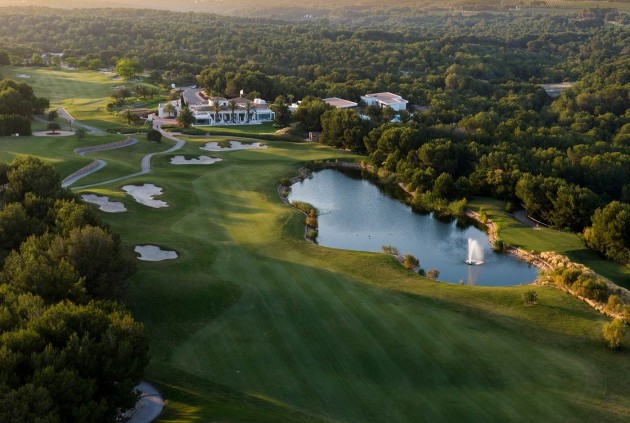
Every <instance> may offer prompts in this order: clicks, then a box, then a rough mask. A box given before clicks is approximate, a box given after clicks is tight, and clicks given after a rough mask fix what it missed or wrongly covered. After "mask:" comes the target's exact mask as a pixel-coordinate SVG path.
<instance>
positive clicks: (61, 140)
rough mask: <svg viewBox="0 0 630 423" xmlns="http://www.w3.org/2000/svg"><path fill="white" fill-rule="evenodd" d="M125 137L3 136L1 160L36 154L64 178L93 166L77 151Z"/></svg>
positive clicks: (0, 143) (1, 139)
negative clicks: (75, 151) (77, 149)
mask: <svg viewBox="0 0 630 423" xmlns="http://www.w3.org/2000/svg"><path fill="white" fill-rule="evenodd" d="M125 138H126V137H125V136H124V135H88V136H86V137H85V138H84V139H83V140H80V141H79V140H78V139H77V137H75V136H68V137H34V136H33V137H0V161H5V162H9V161H11V160H13V159H14V158H15V157H16V156H19V155H28V154H30V155H34V156H38V157H40V158H41V159H43V160H45V161H47V162H49V163H52V164H53V165H54V166H55V167H56V168H57V171H58V172H59V174H60V175H61V177H62V178H64V177H66V176H68V175H70V174H71V173H73V172H74V171H76V170H78V169H79V168H81V167H83V166H85V165H88V164H90V163H91V162H92V161H93V159H91V158H89V157H81V156H78V155H76V154H75V153H74V149H75V148H79V147H85V146H90V145H99V144H107V143H110V142H114V141H119V140H123V139H125Z"/></svg>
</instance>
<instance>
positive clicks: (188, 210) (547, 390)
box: [86, 139, 630, 422]
mask: <svg viewBox="0 0 630 423" xmlns="http://www.w3.org/2000/svg"><path fill="white" fill-rule="evenodd" d="M207 141H208V139H201V140H198V139H195V141H192V140H191V141H189V142H188V144H187V145H186V147H185V148H184V149H183V150H182V151H180V152H177V153H172V154H170V155H164V156H156V157H155V158H154V167H155V169H154V173H152V174H150V175H144V176H142V177H138V178H135V179H134V180H132V181H131V182H134V183H143V182H150V183H155V184H157V185H159V186H161V187H163V188H164V195H162V196H161V197H159V198H161V199H163V200H165V201H167V202H168V203H169V204H170V207H169V208H166V209H150V208H147V207H145V206H142V205H138V204H136V203H135V202H133V200H131V199H130V198H129V197H124V196H123V197H122V198H124V200H123V201H125V204H126V205H127V207H128V208H129V212H128V213H125V214H119V215H107V214H104V217H105V218H106V219H107V221H108V222H109V223H110V224H111V225H112V227H113V228H114V229H115V230H116V231H117V232H119V233H121V235H122V238H123V240H124V242H125V243H126V244H127V245H129V248H130V249H131V247H132V246H133V245H135V244H140V243H142V244H144V243H155V244H158V245H161V246H163V247H164V248H169V249H174V250H176V251H177V252H178V253H179V255H180V257H179V258H178V259H177V260H174V261H169V262H163V263H139V271H138V273H137V275H136V276H135V277H134V279H133V280H132V284H131V287H130V291H129V295H128V298H127V300H128V302H129V304H130V306H131V307H132V309H133V310H134V312H135V313H136V316H137V317H138V318H139V319H140V320H142V321H143V322H145V324H146V326H147V330H148V332H149V335H150V337H151V346H152V351H151V355H152V362H151V364H150V367H149V369H148V371H147V378H148V379H149V380H150V381H151V382H153V383H155V384H156V385H157V386H158V387H159V389H160V390H162V391H163V392H164V393H165V395H166V397H167V399H168V404H167V407H166V409H165V411H164V413H163V414H162V416H161V417H160V419H159V421H162V422H176V421H251V422H258V421H348V422H368V421H374V422H382V421H391V422H416V421H436V420H437V421H444V420H445V421H583V420H587V419H591V420H595V421H618V420H619V419H620V417H622V416H626V417H627V416H630V399H628V398H627V395H626V392H627V390H628V388H630V382H628V381H626V378H625V376H623V375H624V374H626V372H627V371H629V370H630V360H628V357H627V353H621V354H612V353H609V352H607V351H606V349H605V348H604V346H603V342H602V341H601V340H600V327H601V324H602V323H603V322H605V321H606V320H605V319H604V318H603V317H601V316H600V315H599V314H598V313H596V312H595V311H593V310H592V309H590V308H589V307H588V306H586V305H584V304H583V303H581V302H579V301H577V300H575V299H573V298H572V297H569V296H567V295H566V294H563V293H561V292H559V291H556V290H553V289H550V288H543V287H536V288H535V289H536V290H537V292H538V294H539V298H540V300H539V305H537V306H535V307H524V306H523V305H522V301H521V299H520V295H521V293H522V292H523V291H524V290H525V289H528V288H526V287H515V288H475V287H466V286H458V285H450V284H445V283H440V282H433V281H429V280H427V279H423V278H420V277H419V276H417V275H413V274H411V273H409V272H407V271H405V270H404V269H403V268H402V267H401V266H400V265H398V264H397V263H396V262H395V261H394V260H393V259H391V258H390V257H387V256H385V255H379V254H369V253H360V252H350V251H340V250H333V249H327V248H322V247H319V246H316V245H311V244H309V243H307V242H305V241H303V240H302V239H301V234H302V233H303V226H302V225H303V216H302V215H301V214H300V213H298V212H296V211H294V210H293V209H291V208H290V207H288V206H286V205H284V204H283V203H282V202H281V201H280V200H279V198H278V196H277V192H276V188H277V183H278V180H279V179H280V178H281V177H283V176H291V175H293V174H294V173H295V171H296V169H297V168H298V167H299V166H301V165H302V164H303V163H304V162H305V161H309V160H320V159H325V158H335V157H342V156H349V155H348V154H347V153H344V152H339V151H334V150H331V149H328V148H325V147H322V146H320V145H313V144H308V145H307V144H292V143H277V142H276V143H274V142H269V143H268V144H270V145H271V148H269V149H267V150H257V151H234V152H217V153H215V152H212V153H209V152H205V151H202V150H199V149H198V147H199V146H201V145H203V143H205V142H207ZM110 153H111V152H110ZM176 154H185V155H187V156H196V155H200V154H207V155H208V154H209V155H211V156H215V157H222V158H223V159H224V160H223V161H222V162H219V163H216V164H213V165H209V166H174V165H171V164H169V160H168V159H169V157H170V156H172V155H176ZM119 160H124V155H121V157H120V158H119ZM134 160H135V159H134ZM129 182H130V181H124V182H119V183H117V184H114V185H112V186H110V187H105V188H103V189H99V190H94V189H91V190H90V189H88V190H86V191H91V192H92V191H97V192H100V193H109V194H115V195H118V196H120V195H121V194H120V191H119V187H120V186H121V185H123V184H126V183H129ZM156 228H159V230H156Z"/></svg>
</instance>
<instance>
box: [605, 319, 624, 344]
mask: <svg viewBox="0 0 630 423" xmlns="http://www.w3.org/2000/svg"><path fill="white" fill-rule="evenodd" d="M625 333H626V324H625V323H624V322H622V321H621V320H619V319H614V320H613V321H612V322H608V323H605V324H604V326H603V327H602V335H603V336H604V340H605V341H606V344H608V348H610V349H611V350H618V349H619V348H621V346H622V344H623V337H624V335H625Z"/></svg>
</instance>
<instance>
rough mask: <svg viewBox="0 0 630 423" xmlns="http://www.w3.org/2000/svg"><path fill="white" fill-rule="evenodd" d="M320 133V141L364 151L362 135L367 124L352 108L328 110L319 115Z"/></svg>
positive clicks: (367, 128)
mask: <svg viewBox="0 0 630 423" xmlns="http://www.w3.org/2000/svg"><path fill="white" fill-rule="evenodd" d="M321 125H322V135H321V138H320V142H322V143H323V144H327V145H331V146H333V147H337V148H344V149H348V150H352V151H355V152H358V153H363V152H365V144H364V143H363V137H364V136H365V135H367V133H368V130H369V126H368V124H367V122H366V121H364V120H363V119H361V117H360V116H359V113H358V112H357V111H356V110H352V109H333V110H328V111H327V112H325V113H324V114H323V115H322V116H321Z"/></svg>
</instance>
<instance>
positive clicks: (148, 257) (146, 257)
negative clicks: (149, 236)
mask: <svg viewBox="0 0 630 423" xmlns="http://www.w3.org/2000/svg"><path fill="white" fill-rule="evenodd" d="M133 250H134V251H135V252H136V253H138V254H140V257H138V260H143V261H163V260H173V259H176V258H177V252H175V251H168V250H162V249H161V248H160V247H158V246H157V245H136V247H135V248H134V249H133Z"/></svg>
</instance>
